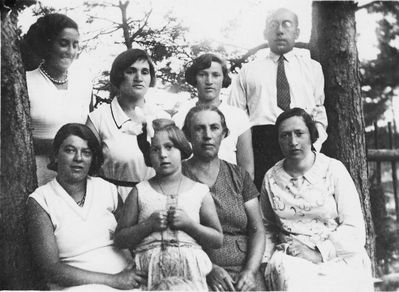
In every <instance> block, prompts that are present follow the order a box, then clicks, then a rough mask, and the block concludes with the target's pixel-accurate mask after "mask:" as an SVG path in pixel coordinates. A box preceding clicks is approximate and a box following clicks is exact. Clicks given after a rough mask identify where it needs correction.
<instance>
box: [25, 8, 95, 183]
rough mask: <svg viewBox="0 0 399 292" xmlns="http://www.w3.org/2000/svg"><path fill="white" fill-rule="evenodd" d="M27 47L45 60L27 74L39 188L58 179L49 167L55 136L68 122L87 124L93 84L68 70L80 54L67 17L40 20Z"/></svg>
mask: <svg viewBox="0 0 399 292" xmlns="http://www.w3.org/2000/svg"><path fill="white" fill-rule="evenodd" d="M24 44H25V49H26V50H28V51H29V53H32V54H33V55H35V57H38V58H39V59H41V60H42V62H41V63H40V65H39V67H37V68H36V69H35V70H33V71H29V72H26V82H27V87H28V95H29V101H30V106H31V108H30V113H31V118H32V126H33V143H34V150H35V158H36V166H37V178H38V184H39V186H40V185H43V184H45V183H47V182H49V181H50V180H51V179H52V178H54V177H55V176H56V173H55V172H54V171H51V170H49V169H48V168H47V165H48V163H49V158H48V157H47V154H48V153H50V152H51V144H52V139H53V137H54V136H55V134H56V132H57V131H58V129H59V128H60V127H61V126H62V125H64V124H66V123H71V122H76V123H84V121H85V119H86V117H87V114H88V113H89V109H90V105H91V93H92V84H91V81H90V79H89V78H86V77H87V76H84V74H82V73H81V72H79V73H78V72H76V73H74V72H70V70H69V69H70V66H71V64H72V63H73V61H74V60H75V58H76V57H77V55H78V50H79V31H78V25H77V24H76V22H75V21H73V20H72V19H71V18H69V17H68V16H66V15H63V14H58V13H53V14H47V15H45V16H43V17H40V18H39V19H38V20H37V21H36V23H34V24H33V25H32V26H31V27H30V28H29V30H28V32H27V34H26V36H25V38H24Z"/></svg>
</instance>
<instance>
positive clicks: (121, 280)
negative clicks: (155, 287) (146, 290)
mask: <svg viewBox="0 0 399 292" xmlns="http://www.w3.org/2000/svg"><path fill="white" fill-rule="evenodd" d="M113 276H114V285H113V287H114V288H117V289H121V290H131V289H137V288H139V287H140V285H146V284H147V280H146V277H147V274H146V273H145V272H144V271H135V270H133V269H125V270H123V271H122V272H119V273H118V274H115V275H113Z"/></svg>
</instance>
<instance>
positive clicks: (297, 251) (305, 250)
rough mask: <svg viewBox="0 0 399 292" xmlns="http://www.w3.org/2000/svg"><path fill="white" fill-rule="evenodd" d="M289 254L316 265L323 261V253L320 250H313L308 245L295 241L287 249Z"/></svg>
mask: <svg viewBox="0 0 399 292" xmlns="http://www.w3.org/2000/svg"><path fill="white" fill-rule="evenodd" d="M287 254H288V255H291V256H294V257H299V258H303V259H305V260H308V261H310V262H312V263H314V264H319V263H321V262H322V261H323V258H322V257H321V253H320V252H319V251H318V250H316V249H312V248H310V247H309V246H307V245H306V244H303V243H302V242H300V241H298V240H295V239H293V240H292V241H291V242H290V243H289V245H288V248H287Z"/></svg>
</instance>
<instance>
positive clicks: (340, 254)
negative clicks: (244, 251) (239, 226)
mask: <svg viewBox="0 0 399 292" xmlns="http://www.w3.org/2000/svg"><path fill="white" fill-rule="evenodd" d="M261 207H262V213H263V218H264V224H265V228H266V235H267V236H266V238H267V240H266V251H265V255H264V261H265V262H268V264H267V268H266V272H265V279H266V282H267V284H268V288H269V289H271V290H291V289H295V290H296V291H305V290H309V289H310V290H312V289H313V288H315V287H320V286H315V285H319V284H320V285H323V286H322V287H326V289H327V288H328V289H330V288H331V290H328V291H342V289H344V290H345V291H372V290H371V289H372V285H371V268H370V260H369V258H368V256H367V254H366V251H365V248H364V245H365V227H364V220H363V215H362V211H361V206H360V200H359V196H358V193H357V191H356V187H355V185H354V183H353V181H352V178H351V177H350V175H349V173H348V171H347V170H346V168H345V166H344V165H343V164H342V163H341V162H340V161H338V160H336V159H332V158H329V157H327V156H325V155H324V154H321V153H316V159H315V162H314V165H313V166H312V168H311V169H310V170H309V171H307V172H306V173H305V175H303V176H301V177H298V178H293V177H291V176H290V175H289V174H288V173H287V172H286V171H285V170H284V160H281V161H280V162H278V163H277V164H276V165H275V166H274V167H272V168H271V169H270V170H269V171H268V172H267V173H266V175H265V179H264V182H263V184H262V190H261ZM287 237H288V238H290V239H293V240H298V241H300V242H302V243H304V244H306V245H307V246H308V247H310V248H311V249H317V250H319V251H320V253H321V256H322V259H323V262H322V263H320V264H313V263H311V262H309V261H305V260H302V259H297V258H294V257H292V256H289V255H286V254H285V251H286V248H287V244H288V243H287ZM298 271H301V275H302V276H299V275H298ZM317 283H319V284H317ZM345 287H346V288H345ZM348 288H349V290H347V289H348ZM315 289H316V288H315Z"/></svg>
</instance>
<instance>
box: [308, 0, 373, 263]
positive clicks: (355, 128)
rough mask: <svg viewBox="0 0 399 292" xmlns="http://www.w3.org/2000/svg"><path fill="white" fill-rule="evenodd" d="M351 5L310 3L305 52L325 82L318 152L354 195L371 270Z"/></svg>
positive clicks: (370, 230)
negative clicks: (341, 170) (337, 166)
mask: <svg viewBox="0 0 399 292" xmlns="http://www.w3.org/2000/svg"><path fill="white" fill-rule="evenodd" d="M356 9H357V5H356V4H355V3H354V2H353V1H314V2H313V9H312V33H311V42H310V48H311V52H312V57H313V58H314V59H316V60H318V61H319V62H320V63H321V65H322V67H323V72H324V78H325V95H326V100H325V103H324V105H325V107H326V110H327V116H328V122H329V126H328V129H327V132H328V140H327V141H326V142H325V143H324V145H323V149H322V151H323V152H325V153H326V154H327V155H329V156H331V157H334V158H337V159H339V160H340V161H342V162H343V163H344V164H345V166H346V167H347V169H348V170H349V172H350V174H351V176H352V178H353V180H354V182H355V185H356V187H357V190H358V192H359V196H360V201H361V205H362V210H363V215H364V218H365V222H366V233H367V240H366V247H367V251H368V253H369V255H370V257H371V260H372V263H373V268H374V265H375V234H374V227H373V221H372V216H371V207H370V195H369V189H368V188H369V185H368V175H367V156H366V142H365V131H364V128H365V126H364V118H363V108H362V97H361V91H360V80H359V76H360V74H359V61H358V53H357V47H356V23H355V11H356Z"/></svg>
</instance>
